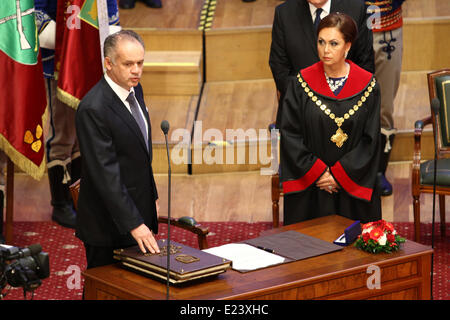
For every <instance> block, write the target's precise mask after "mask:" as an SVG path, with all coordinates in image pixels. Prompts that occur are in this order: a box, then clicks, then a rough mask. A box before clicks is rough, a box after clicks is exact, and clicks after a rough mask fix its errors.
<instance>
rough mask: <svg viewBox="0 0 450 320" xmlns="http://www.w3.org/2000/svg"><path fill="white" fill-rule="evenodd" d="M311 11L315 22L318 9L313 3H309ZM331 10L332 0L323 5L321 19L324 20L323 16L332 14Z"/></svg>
mask: <svg viewBox="0 0 450 320" xmlns="http://www.w3.org/2000/svg"><path fill="white" fill-rule="evenodd" d="M308 4H309V11H311V17H312V20H313V23H314V20H315V19H316V10H317V8H316V7H315V6H314V5H312V4H311V3H309V2H308ZM330 10H331V0H328V1H327V2H326V3H325V4H324V5H323V6H322V12H321V13H320V20H322V19H323V18H325V17H326V16H327V15H329V14H330Z"/></svg>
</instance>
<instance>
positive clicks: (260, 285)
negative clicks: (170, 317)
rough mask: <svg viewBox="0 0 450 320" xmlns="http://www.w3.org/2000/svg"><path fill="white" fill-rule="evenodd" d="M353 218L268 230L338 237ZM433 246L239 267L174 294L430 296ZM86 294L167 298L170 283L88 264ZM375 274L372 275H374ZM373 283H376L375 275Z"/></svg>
mask: <svg viewBox="0 0 450 320" xmlns="http://www.w3.org/2000/svg"><path fill="white" fill-rule="evenodd" d="M351 223H352V221H351V220H348V219H345V218H342V217H340V216H328V217H323V218H318V219H314V220H310V221H305V222H301V223H298V224H295V225H290V226H286V227H282V228H278V229H272V230H268V231H266V232H264V235H267V234H272V233H276V232H282V231H287V230H297V231H299V232H302V233H304V234H307V235H310V236H313V237H316V238H319V239H323V240H326V241H333V240H335V239H336V238H337V237H338V236H340V235H341V234H342V232H343V230H344V229H345V228H346V227H348V226H349V225H350V224H351ZM431 254H432V249H431V247H427V246H424V245H421V244H419V243H415V242H413V241H407V242H406V243H404V244H403V245H402V247H401V249H400V250H399V251H398V252H396V253H393V254H370V253H366V252H364V251H361V250H358V249H356V248H355V247H353V246H350V247H346V248H344V249H343V250H341V251H337V252H334V253H330V254H326V255H322V256H318V257H313V258H309V259H305V260H301V261H296V262H291V263H286V264H282V265H278V266H274V267H269V268H264V269H261V270H256V271H252V272H247V273H240V272H237V271H234V270H231V269H230V270H228V271H227V272H225V273H223V274H221V275H219V276H217V277H216V278H212V279H209V280H203V281H200V282H196V283H191V284H187V285H184V286H182V287H174V286H173V287H171V288H170V298H171V299H186V300H210V299H279V300H287V299H430V293H431V292H430V268H431ZM373 265H375V266H377V267H379V268H380V270H381V284H380V289H368V287H367V283H368V279H369V277H372V278H373V271H372V272H370V273H367V270H368V268H369V266H373ZM83 275H84V277H85V298H86V299H94V300H95V299H161V300H163V299H165V298H166V284H165V283H163V282H158V281H155V280H152V279H150V278H146V277H144V276H141V275H138V274H135V273H133V272H130V271H127V270H124V269H123V268H121V267H120V266H119V265H117V264H115V265H109V266H104V267H99V268H93V269H89V270H86V271H85V272H84V273H83ZM372 278H371V279H372ZM369 282H370V283H373V282H371V281H370V280H369Z"/></svg>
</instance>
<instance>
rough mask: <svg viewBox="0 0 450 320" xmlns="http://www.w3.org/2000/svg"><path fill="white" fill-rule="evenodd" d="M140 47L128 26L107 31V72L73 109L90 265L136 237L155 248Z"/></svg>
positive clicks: (106, 260)
mask: <svg viewBox="0 0 450 320" xmlns="http://www.w3.org/2000/svg"><path fill="white" fill-rule="evenodd" d="M144 52H145V50H144V44H143V42H142V39H141V38H140V37H139V36H138V35H137V34H136V33H135V32H133V31H129V30H122V31H119V32H117V33H114V34H112V35H110V36H108V37H107V38H106V40H105V44H104V56H105V67H106V74H105V75H104V77H103V78H102V79H101V80H100V81H99V82H98V83H97V84H96V85H95V86H94V87H93V88H92V89H91V90H90V91H89V92H88V93H87V94H86V96H85V97H84V98H83V100H82V101H81V103H80V105H79V107H78V110H77V114H76V129H77V136H78V139H79V143H80V150H81V154H82V174H81V185H80V195H79V200H78V212H77V227H76V236H77V237H78V238H80V239H81V240H82V241H83V243H84V245H85V249H86V259H87V267H88V268H92V267H96V266H101V265H106V264H111V263H114V259H113V250H114V249H116V248H124V247H128V246H132V245H136V243H137V244H138V245H139V247H140V249H141V251H142V252H144V253H145V252H146V251H150V252H151V253H155V252H159V248H158V245H157V243H156V240H155V238H154V233H157V232H158V222H157V207H158V203H157V199H158V194H157V190H156V185H155V180H154V177H153V170H152V167H151V163H152V141H151V126H150V119H149V115H148V112H147V109H146V106H145V103H144V96H143V91H142V87H141V85H140V84H139V80H140V77H141V75H142V69H143V65H144Z"/></svg>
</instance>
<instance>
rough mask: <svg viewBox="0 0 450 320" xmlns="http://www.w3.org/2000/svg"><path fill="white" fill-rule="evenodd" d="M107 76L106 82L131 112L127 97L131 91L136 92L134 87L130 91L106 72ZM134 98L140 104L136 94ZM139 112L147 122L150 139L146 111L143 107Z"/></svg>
mask: <svg viewBox="0 0 450 320" xmlns="http://www.w3.org/2000/svg"><path fill="white" fill-rule="evenodd" d="M104 76H105V80H106V82H107V83H108V84H109V86H110V87H111V89H112V90H113V91H114V93H115V94H116V95H117V96H118V97H119V99H120V100H121V101H122V102H123V104H124V105H125V107H126V108H127V110H128V111H129V112H130V113H131V108H130V104H129V103H128V101H127V98H128V96H129V94H130V93H131V92H134V88H133V87H131V89H130V91H128V90H126V89H124V88H122V87H121V86H119V85H118V84H117V83H115V82H114V81H113V80H112V79H111V78H110V77H109V76H108V74H107V73H105V74H104ZM134 99H135V100H136V103H137V105H138V106H140V104H139V101H137V99H136V96H135V97H134ZM139 113H140V115H141V117H142V119H144V123H145V129H146V130H145V132H147V139H148V124H147V121H146V119H145V116H144V113H143V112H142V109H141V108H139Z"/></svg>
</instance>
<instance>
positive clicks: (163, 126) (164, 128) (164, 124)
mask: <svg viewBox="0 0 450 320" xmlns="http://www.w3.org/2000/svg"><path fill="white" fill-rule="evenodd" d="M169 127H170V125H169V122H168V121H167V120H163V121H161V130H162V132H163V133H164V138H165V140H166V151H167V163H168V165H169V169H168V176H169V185H168V201H167V207H168V208H167V295H166V299H167V300H169V291H170V289H169V288H170V281H169V279H170V278H169V276H170V194H171V190H170V189H171V181H170V180H171V174H172V170H171V168H170V154H169V142H168V139H167V133H168V132H169Z"/></svg>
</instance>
